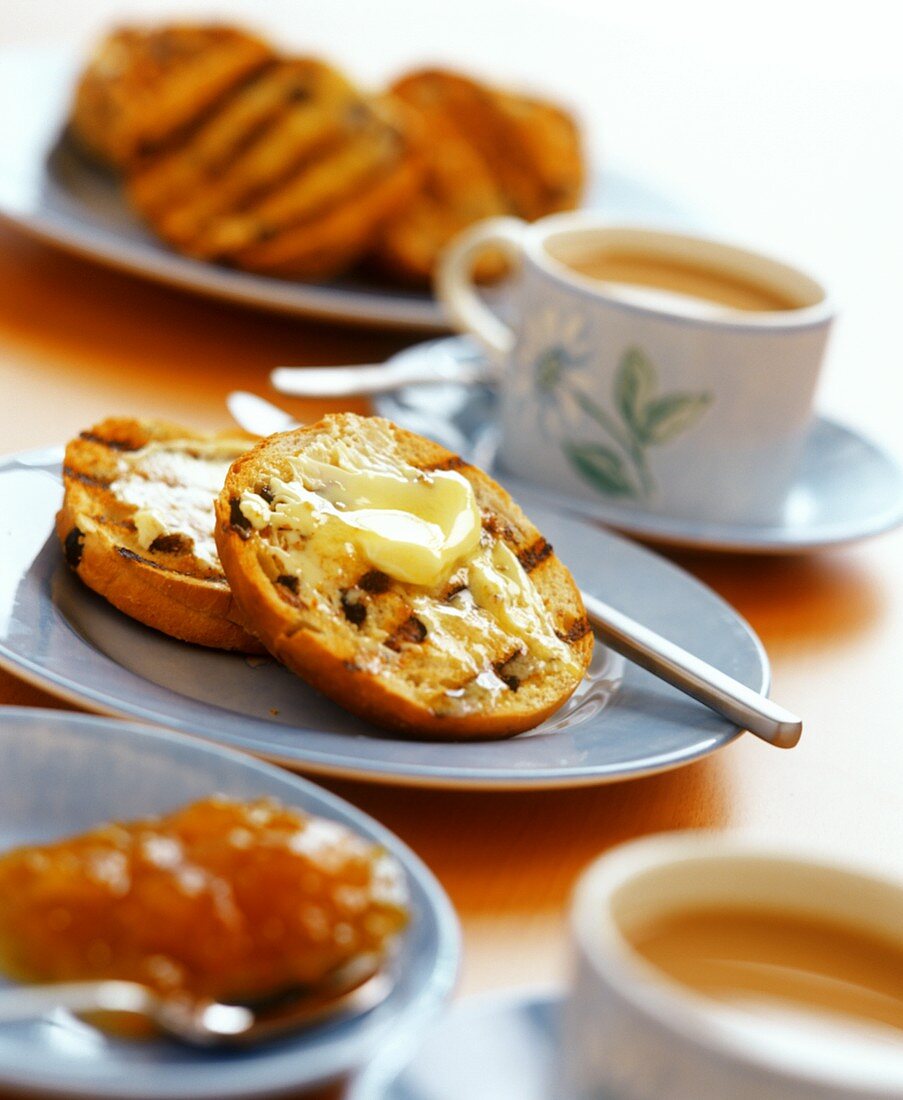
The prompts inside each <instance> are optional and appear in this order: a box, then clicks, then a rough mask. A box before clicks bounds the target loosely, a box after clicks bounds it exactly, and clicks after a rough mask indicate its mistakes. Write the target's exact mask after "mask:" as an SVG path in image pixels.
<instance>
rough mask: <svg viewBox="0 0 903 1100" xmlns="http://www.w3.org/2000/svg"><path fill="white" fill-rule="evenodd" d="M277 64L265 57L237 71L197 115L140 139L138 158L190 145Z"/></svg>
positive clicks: (149, 156) (136, 153) (275, 60)
mask: <svg viewBox="0 0 903 1100" xmlns="http://www.w3.org/2000/svg"><path fill="white" fill-rule="evenodd" d="M214 48H215V46H214ZM208 52H209V51H208ZM276 64H277V59H276V58H273V57H264V58H261V59H260V60H259V61H258V62H257V63H256V65H254V66H252V67H251V68H250V69H243V70H241V71H240V72H239V73H237V74H236V76H235V77H234V79H233V80H232V83H231V84H229V85H228V86H227V87H226V88H223V90H222V91H221V92H219V94H218V95H216V96H214V98H213V99H212V100H211V101H210V102H209V103H207V104H206V105H205V106H204V107H202V108H201V110H200V111H199V112H198V113H197V114H196V115H195V116H194V117H193V118H191V119H189V120H188V121H187V122H185V123H183V124H182V125H181V126H178V127H176V128H175V129H174V130H172V131H171V132H170V133H168V134H167V135H166V136H165V137H164V138H159V139H157V140H155V141H154V140H152V141H141V142H138V143H137V144H136V146H135V156H136V158H137V160H138V162H139V163H141V162H144V161H145V160H150V159H151V158H156V157H159V156H165V155H166V154H167V153H173V152H175V151H176V150H177V149H178V148H179V146H180V145H187V144H188V143H189V142H190V141H191V140H192V138H194V137H195V135H196V134H197V133H198V132H199V131H200V130H201V129H203V127H204V126H205V125H206V124H207V123H208V122H209V121H210V120H211V119H212V118H215V117H216V115H218V114H219V112H220V111H221V110H222V109H223V107H224V106H225V105H226V104H227V103H228V102H229V100H230V99H233V98H234V97H235V96H236V95H240V94H241V93H242V92H243V91H245V90H246V89H247V88H249V87H250V86H251V85H252V84H254V83H255V81H257V80H258V79H259V78H260V77H262V76H263V75H264V74H265V73H266V72H267V70H269V69H271V68H273V67H275V65H276Z"/></svg>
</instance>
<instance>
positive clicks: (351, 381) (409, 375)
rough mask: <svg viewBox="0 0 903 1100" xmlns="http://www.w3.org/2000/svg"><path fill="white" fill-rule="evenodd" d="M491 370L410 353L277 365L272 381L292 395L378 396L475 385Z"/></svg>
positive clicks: (474, 363)
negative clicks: (368, 360)
mask: <svg viewBox="0 0 903 1100" xmlns="http://www.w3.org/2000/svg"><path fill="white" fill-rule="evenodd" d="M487 375H488V371H487V369H486V367H485V365H483V364H482V362H481V361H479V360H477V359H473V360H472V361H467V360H464V361H461V360H458V359H455V358H454V357H452V356H441V357H439V356H432V355H418V354H414V353H410V352H409V353H407V354H405V355H403V356H399V357H397V359H395V360H390V361H389V362H388V363H379V364H361V365H360V366H355V367H276V368H275V370H273V371H272V372H271V374H270V384H271V385H272V387H273V389H275V390H278V391H279V393H284V394H289V395H291V396H292V397H374V396H376V395H377V394H380V393H389V392H391V391H392V390H396V389H399V388H400V387H402V386H417V385H429V384H430V383H436V382H454V383H457V384H459V385H465V386H467V385H473V384H474V383H476V382H481V381H485V380H486V378H487Z"/></svg>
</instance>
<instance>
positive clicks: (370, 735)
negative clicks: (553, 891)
mask: <svg viewBox="0 0 903 1100" xmlns="http://www.w3.org/2000/svg"><path fill="white" fill-rule="evenodd" d="M60 457H61V456H60V452H59V451H58V450H52V451H37V452H31V453H29V454H23V455H18V456H13V457H11V458H7V459H5V460H3V461H2V462H0V562H2V563H3V568H2V570H0V663H2V664H5V665H7V666H8V667H9V668H11V669H12V670H13V671H15V672H16V673H18V674H19V675H22V676H25V677H26V678H27V679H30V680H32V681H33V682H34V683H36V684H38V685H40V686H41V687H43V688H45V689H46V690H48V691H52V692H55V693H56V694H58V695H60V696H62V697H63V698H66V699H69V700H71V701H73V702H75V703H80V704H83V705H87V706H88V707H91V708H92V709H95V710H100V711H103V712H106V713H114V714H119V715H128V716H130V717H133V718H141V719H144V720H147V721H153V722H157V723H160V724H161V725H166V726H169V727H171V728H173V729H178V730H180V731H181V732H183V733H189V734H194V735H196V736H199V737H204V738H207V739H208V740H211V741H219V742H221V743H223V744H227V745H232V746H234V747H236V748H241V749H246V750H247V751H249V752H252V753H255V754H256V755H258V756H262V757H265V758H267V759H269V760H273V761H276V762H278V763H281V764H284V765H286V766H289V767H294V768H297V769H300V770H304V771H308V772H314V773H319V774H324V775H333V776H344V777H348V778H355V779H367V780H377V781H381V782H393V783H408V784H419V785H423V786H436V787H474V788H480V787H482V788H505V787H507V788H525V787H531V788H532V787H542V786H546V787H566V786H574V785H576V784H585V783H602V782H610V781H613V780H619V779H626V778H629V777H632V776H637V775H645V774H648V773H650V772H657V771H664V770H666V769H668V768H676V767H679V766H680V765H682V764H686V763H689V762H690V761H691V760H696V759H698V758H699V757H701V756H705V755H706V754H707V753H710V752H712V751H713V750H714V749H717V748H720V747H721V746H722V745H725V744H727V743H728V742H729V741H731V740H733V738H734V737H736V736H737V734H738V732H739V731H738V730H737V728H736V727H735V726H733V725H731V723H730V722H727V721H726V720H725V719H723V718H720V717H718V716H717V715H715V714H713V713H712V712H711V711H709V710H707V709H706V708H705V707H703V706H701V705H700V704H699V703H696V702H694V701H693V700H692V699H688V698H687V697H686V696H684V695H681V694H680V693H679V692H678V691H676V690H675V689H674V688H671V687H669V686H668V685H666V684H663V683H662V682H661V681H659V680H656V679H655V677H653V676H651V675H650V674H649V673H647V672H644V671H643V670H642V669H639V668H637V667H636V666H635V665H625V662H624V661H623V660H621V658H619V657H616V656H615V655H614V654H612V653H610V652H608V651H607V650H606V649H605V648H604V647H603V646H602V645H600V644H597V646H596V654H595V657H594V659H593V664H592V667H591V669H590V671H589V673H588V675H587V677H586V679H585V680H584V682H583V684H582V685H581V686H580V687H579V688H578V689H577V691H576V693H575V694H574V696H573V698H572V699H571V700H569V701H568V702H567V703H566V704H565V705H564V707H562V708H561V710H560V711H558V713H557V714H555V715H553V716H552V717H551V718H550V719H548V721H546V722H545V723H543V724H542V725H541V726H539V727H537V728H536V729H534V730H530V731H529V732H528V733H525V734H521V735H520V736H518V737H514V738H511V739H509V740H507V741H488V742H457V743H455V742H453V743H440V742H424V741H416V740H410V739H403V738H399V737H398V736H397V735H394V734H391V733H386V732H385V731H380V730H378V729H376V728H375V727H373V726H371V725H369V724H367V723H366V722H364V721H362V720H361V719H358V718H355V717H354V716H353V715H351V714H348V713H347V712H346V711H344V710H342V709H341V708H340V707H339V706H337V705H336V704H334V703H332V702H330V701H329V700H328V699H326V698H324V697H323V696H322V695H320V694H319V693H318V692H316V691H314V690H313V689H312V688H311V687H309V686H308V685H307V684H305V683H304V682H303V681H302V680H300V679H298V678H297V677H296V676H293V675H292V674H291V673H290V672H289V671H288V670H287V669H285V668H283V667H282V666H281V665H279V664H277V663H276V662H275V661H273V660H272V659H269V658H259V657H256V658H254V657H242V656H240V655H236V654H230V653H222V652H219V651H217V650H211V649H202V648H200V647H198V646H191V645H188V644H186V643H184V642H177V641H175V640H174V639H172V638H169V637H167V636H166V635H163V634H159V633H157V632H156V631H154V630H151V629H150V628H148V627H145V626H142V625H141V624H140V623H137V622H135V621H134V620H133V619H129V618H128V617H126V616H125V615H123V614H121V613H120V612H118V611H116V610H115V609H114V608H113V607H111V606H110V605H109V604H108V603H107V602H106V601H105V600H103V599H101V598H100V597H99V596H96V595H95V594H94V593H93V592H91V591H89V590H88V589H87V588H85V587H84V586H83V585H82V584H81V582H80V581H79V580H78V578H77V577H76V576H75V575H74V574H73V573H72V572H71V571H70V570H69V569H68V568H67V566H66V565H65V563H64V561H63V556H62V553H61V551H60V547H59V544H58V542H57V539H56V536H55V535H54V533H53V517H54V513H55V512H56V509H57V508H58V507H59V504H60V501H61V499H62V488H61V484H60ZM520 503H521V504H523V506H524V508H525V509H526V511H527V513H528V514H529V515H530V516H531V518H532V519H533V520H535V522H536V524H537V526H538V527H539V529H540V530H541V531H542V532H543V533H544V534H545V535H546V537H547V538H549V539H550V540H551V541H552V542H553V544H554V545H555V548H556V550H557V552H558V554H559V556H560V557H561V559H562V560H563V561H564V562H565V563H566V564H567V565H568V566H570V568H571V570H572V571H573V573H574V575H575V576H576V578H577V581H578V582H579V584H580V585H581V586H582V587H583V588H584V589H586V590H587V591H589V592H591V593H593V594H594V595H597V596H600V597H602V598H603V599H605V600H607V601H608V602H609V603H611V604H613V605H615V606H616V607H618V608H620V609H621V610H622V611H625V612H627V613H628V614H629V615H632V616H633V617H634V618H636V619H638V620H639V621H640V622H643V623H646V624H647V625H648V626H650V627H652V628H653V629H654V630H657V631H659V632H660V633H661V634H664V635H665V636H666V637H670V638H673V639H674V641H676V642H677V643H678V644H680V645H682V646H685V647H686V648H687V649H689V650H691V651H692V652H694V653H697V654H698V655H699V656H700V657H702V658H703V659H704V660H706V661H709V662H710V663H711V664H714V665H716V666H717V667H718V668H721V669H723V670H724V671H725V672H727V673H729V674H730V675H731V676H734V677H735V678H736V679H738V680H740V681H742V682H743V683H744V684H748V685H749V686H750V687H752V688H755V689H756V690H757V691H764V690H766V689H767V687H768V680H769V673H768V661H767V658H766V656H765V653H764V651H763V649H762V645H761V643H760V642H759V640H758V638H757V637H756V636H755V634H753V632H752V630H751V629H750V627H749V626H748V625H747V624H746V623H745V622H744V621H743V620H742V619H741V618H740V617H739V616H738V615H737V613H736V612H735V611H734V610H733V609H732V608H731V607H729V606H728V605H727V604H726V603H725V602H724V601H723V600H722V599H720V598H719V597H718V596H716V595H715V594H714V593H713V592H712V591H711V590H710V589H708V588H706V587H705V585H703V584H701V583H700V582H699V581H697V580H694V579H693V578H692V577H690V576H689V575H688V574H687V573H685V572H683V571H682V570H681V569H678V568H677V567H676V566H674V565H671V564H670V563H669V562H666V561H665V560H664V559H662V558H660V557H658V556H657V555H656V554H653V553H651V552H650V551H648V550H644V549H643V548H642V547H639V546H637V545H636V544H635V543H632V542H629V541H627V540H626V539H622V538H620V537H619V536H617V535H613V534H611V533H610V532H607V531H604V530H602V529H601V528H599V527H594V526H591V525H589V524H587V523H584V522H582V521H580V520H578V519H575V518H573V517H570V516H567V515H564V514H562V513H561V512H558V511H556V510H555V509H553V508H550V507H549V505H548V503H547V502H544V501H542V500H540V499H539V498H537V497H536V495H535V494H534V493H532V492H531V491H528V490H525V491H524V492H523V493H522V494H521V496H520Z"/></svg>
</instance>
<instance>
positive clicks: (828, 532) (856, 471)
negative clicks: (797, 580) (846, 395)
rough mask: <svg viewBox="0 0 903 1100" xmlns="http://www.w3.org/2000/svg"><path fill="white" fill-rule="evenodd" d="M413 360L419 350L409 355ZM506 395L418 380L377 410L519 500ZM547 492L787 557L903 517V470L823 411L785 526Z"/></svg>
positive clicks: (658, 534)
mask: <svg viewBox="0 0 903 1100" xmlns="http://www.w3.org/2000/svg"><path fill="white" fill-rule="evenodd" d="M419 347H420V350H421V353H422V354H423V355H425V356H429V355H434V354H436V352H437V351H439V352H441V354H442V355H443V356H444V357H448V356H449V355H451V356H454V357H455V358H458V359H460V360H462V361H469V362H472V361H473V358H474V356H475V354H478V352H477V351H476V349H475V345H474V343H473V342H472V341H471V340H470V339H469V338H467V337H460V336H459V337H447V338H445V339H442V340H432V341H429V342H428V343H425V344H422V345H420V346H419ZM401 354H404V355H406V356H408V357H410V355H411V354H412V352H411V350H410V349H409V350H408V351H406V352H403V353H401ZM497 402H498V398H497V394H496V391H495V388H494V387H493V386H490V385H481V386H463V385H457V384H453V383H442V384H437V385H434V386H433V385H430V386H409V387H405V388H403V389H400V390H396V391H394V392H392V393H389V394H383V395H381V396H379V397H377V398H375V399H374V411H375V412H377V413H379V415H380V416H385V417H387V418H388V419H389V420H393V421H394V422H395V423H396V424H399V425H401V426H402V427H405V428H409V429H410V430H411V431H415V432H418V433H420V434H421V435H426V436H429V437H430V438H432V439H435V440H436V441H437V442H439V443H441V444H442V445H443V446H446V447H448V448H449V449H450V450H453V451H457V452H458V453H459V454H463V455H464V456H465V457H466V458H468V459H469V460H470V461H471V462H474V463H475V464H476V465H478V466H482V467H483V468H484V469H486V470H488V471H489V472H491V473H492V475H493V477H495V478H496V479H497V480H498V481H500V482H502V484H503V485H505V486H506V488H508V489H509V490H510V492H511V494H512V495H513V496H514V497H515V498H517V497H519V496H522V495H523V493H524V488H525V486H527V484H528V483H527V482H525V481H523V480H522V479H520V478H518V477H517V476H516V475H514V474H511V473H509V472H508V471H507V470H505V468H504V467H503V466H501V465H500V464H499V463H498V462H497V461H496V457H495V451H496V443H497V420H496V408H497ZM529 490H530V491H531V492H532V493H533V494H534V495H535V496H537V497H542V498H544V499H546V500H547V501H549V502H551V503H554V504H555V505H556V506H557V507H559V508H565V509H567V510H569V511H573V512H576V513H578V514H580V515H582V516H585V517H588V518H590V519H595V520H599V521H601V522H602V523H604V524H606V525H607V526H609V527H614V528H616V529H617V530H619V531H623V532H625V533H626V534H629V535H635V536H637V537H638V538H641V539H644V540H646V541H648V542H654V543H662V544H664V545H669V546H685V547H691V548H696V549H700V550H722V551H732V552H736V553H756V554H782V553H801V552H804V551H810V550H820V549H825V548H827V547H831V546H839V545H841V544H843V543H848V542H855V541H857V540H859V539H864V538H869V537H871V536H873V535H878V534H881V533H882V532H883V531H888V530H890V529H891V528H893V527H897V526H898V525H899V524H901V523H903V470H901V468H900V466H899V465H898V463H897V462H896V461H894V459H893V458H892V457H891V456H890V455H889V454H887V453H886V452H885V451H883V450H882V449H881V448H880V447H878V446H877V445H876V444H874V443H872V442H870V441H869V440H868V439H866V438H865V437H864V436H862V435H861V434H859V433H858V432H856V431H855V430H854V429H852V428H848V427H845V426H843V425H842V424H838V423H836V422H835V421H833V420H829V419H828V418H827V417H822V416H818V417H816V418H815V421H814V423H813V425H812V428H811V430H810V432H809V436H808V439H807V441H806V446H805V450H804V453H803V458H802V461H801V464H800V468H799V471H798V473H797V477H796V480H795V481H794V483H793V485H792V487H791V489H790V492H789V493H788V496H787V500H786V502H785V505H784V510H783V515H782V516H781V519H780V521H779V522H777V523H775V524H771V525H766V524H756V523H750V524H742V523H706V522H694V521H693V520H684V519H675V518H672V517H668V516H657V515H653V514H652V513H650V512H644V511H641V510H636V509H634V508H624V507H622V506H620V505H618V504H616V503H614V502H612V501H608V500H603V499H599V500H587V499H585V498H581V497H579V496H576V495H574V496H570V495H568V494H567V493H562V492H560V491H559V490H557V489H546V488H544V487H543V486H541V485H536V484H534V483H533V482H530V483H529Z"/></svg>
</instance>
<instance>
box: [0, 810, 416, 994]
mask: <svg viewBox="0 0 903 1100" xmlns="http://www.w3.org/2000/svg"><path fill="white" fill-rule="evenodd" d="M406 919H407V916H406V893H405V886H404V878H403V872H402V870H401V867H400V866H399V865H398V863H397V862H396V861H395V860H394V859H393V858H392V857H390V856H388V855H387V854H386V853H385V852H383V851H382V850H381V849H379V848H376V847H374V846H373V845H372V844H370V843H369V842H367V841H365V840H363V839H362V838H360V837H358V836H356V835H355V834H354V833H352V832H350V831H349V830H348V829H346V828H345V827H344V826H342V825H339V824H337V823H336V822H334V821H328V820H326V819H324V818H319V817H313V816H308V815H306V814H303V813H300V812H298V811H296V810H291V809H288V808H286V807H284V806H281V805H280V804H278V803H277V802H274V801H270V800H263V799H262V800H259V801H254V802H238V801H232V800H229V799H226V798H221V797H214V798H209V799H206V800H204V801H202V802H196V803H194V804H193V805H190V806H186V807H185V808H184V809H180V810H176V811H174V812H173V813H170V814H168V815H167V816H165V817H160V818H149V819H147V820H142V821H135V822H129V823H125V824H111V825H102V826H100V827H98V828H96V829H93V830H92V831H91V832H88V833H84V834H83V835H81V836H77V837H73V838H72V839H69V840H63V841H59V842H56V843H53V844H46V845H40V846H37V847H27V848H18V849H16V850H14V851H11V852H9V853H7V854H6V855H4V856H2V857H0V968H2V969H3V970H4V971H5V972H6V973H7V974H9V975H10V976H11V977H13V978H16V979H19V980H24V981H38V982H47V981H68V980H77V979H83V978H120V979H127V980H132V981H138V982H143V983H145V984H146V985H149V986H152V987H153V988H155V989H157V990H159V991H160V992H163V993H171V994H174V995H185V996H190V997H192V998H194V997H198V998H200V997H204V998H207V997H210V998H215V999H221V1000H223V999H253V998H255V997H261V996H266V995H267V994H270V993H274V992H278V991H279V990H282V989H286V988H289V987H293V986H297V985H309V984H310V985H316V983H317V982H319V981H321V980H322V979H323V978H324V977H325V976H326V975H327V973H328V972H329V971H330V970H332V969H333V968H335V967H336V966H340V965H342V964H344V963H346V962H350V961H351V960H353V959H355V958H357V957H358V956H360V955H363V954H368V955H369V954H376V955H382V954H383V953H384V951H385V950H386V948H387V946H388V943H389V941H390V940H391V938H392V937H393V935H394V934H395V933H397V932H398V931H399V930H400V929H401V928H402V927H403V926H404V924H405V922H406Z"/></svg>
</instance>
